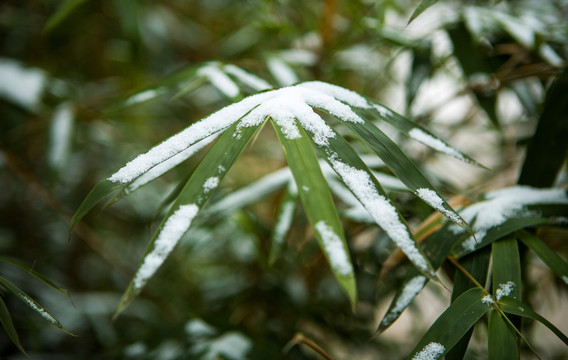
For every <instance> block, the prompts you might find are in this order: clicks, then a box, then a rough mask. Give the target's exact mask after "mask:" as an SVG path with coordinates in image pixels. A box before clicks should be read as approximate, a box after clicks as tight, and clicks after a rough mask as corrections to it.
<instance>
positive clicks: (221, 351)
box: [195, 331, 252, 360]
mask: <svg viewBox="0 0 568 360" xmlns="http://www.w3.org/2000/svg"><path fill="white" fill-rule="evenodd" d="M251 348H252V343H251V341H250V340H249V339H248V338H247V337H245V336H244V335H242V334H240V333H238V332H234V331H231V332H228V333H225V334H223V335H222V336H219V337H218V338H215V339H212V340H210V341H202V342H199V343H197V344H196V345H195V351H196V352H197V353H199V354H200V358H202V359H204V360H214V359H220V358H223V359H230V360H240V359H246V358H247V353H248V352H249V351H250V349H251Z"/></svg>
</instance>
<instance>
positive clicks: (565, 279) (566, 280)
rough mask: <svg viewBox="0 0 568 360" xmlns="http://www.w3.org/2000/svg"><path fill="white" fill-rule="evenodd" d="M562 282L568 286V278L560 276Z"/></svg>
mask: <svg viewBox="0 0 568 360" xmlns="http://www.w3.org/2000/svg"><path fill="white" fill-rule="evenodd" d="M562 280H564V282H565V283H566V285H568V276H566V275H563V276H562Z"/></svg>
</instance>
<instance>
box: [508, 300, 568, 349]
mask: <svg viewBox="0 0 568 360" xmlns="http://www.w3.org/2000/svg"><path fill="white" fill-rule="evenodd" d="M499 305H500V307H501V309H502V310H503V311H504V312H506V313H507V314H512V315H518V316H521V317H524V318H529V319H533V320H537V321H539V322H540V323H542V324H543V325H544V326H546V327H547V328H548V329H550V331H552V332H553V333H554V334H556V336H558V338H559V339H560V340H562V341H563V342H564V343H565V344H566V345H568V337H567V336H566V335H564V334H563V333H562V332H561V331H560V330H558V328H557V327H556V326H554V325H553V324H552V323H550V321H548V320H546V319H545V318H543V317H542V316H540V315H539V314H538V313H536V312H535V311H534V310H532V309H531V307H530V306H529V305H527V304H524V303H522V302H520V301H518V300H515V299H513V298H511V297H508V296H505V297H503V298H502V299H501V300H500V301H499Z"/></svg>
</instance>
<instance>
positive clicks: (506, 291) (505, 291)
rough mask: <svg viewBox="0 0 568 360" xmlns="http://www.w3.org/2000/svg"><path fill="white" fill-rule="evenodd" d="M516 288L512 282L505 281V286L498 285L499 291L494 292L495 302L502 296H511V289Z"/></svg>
mask: <svg viewBox="0 0 568 360" xmlns="http://www.w3.org/2000/svg"><path fill="white" fill-rule="evenodd" d="M515 286H517V285H516V284H515V283H514V282H513V281H507V282H506V283H505V284H499V289H497V291H495V296H496V297H497V301H499V300H501V298H502V297H503V296H509V295H511V292H512V291H513V288H514V287H515Z"/></svg>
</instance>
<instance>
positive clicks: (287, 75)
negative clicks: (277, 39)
mask: <svg viewBox="0 0 568 360" xmlns="http://www.w3.org/2000/svg"><path fill="white" fill-rule="evenodd" d="M266 66H267V67H268V71H270V73H271V74H272V76H274V79H276V82H277V83H278V84H279V85H280V86H290V85H292V84H295V83H297V82H298V81H300V79H298V76H297V75H296V73H295V72H294V70H292V68H291V67H290V66H288V64H286V63H285V62H284V61H283V60H282V59H279V58H276V57H271V58H270V59H268V61H267V62H266Z"/></svg>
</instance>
